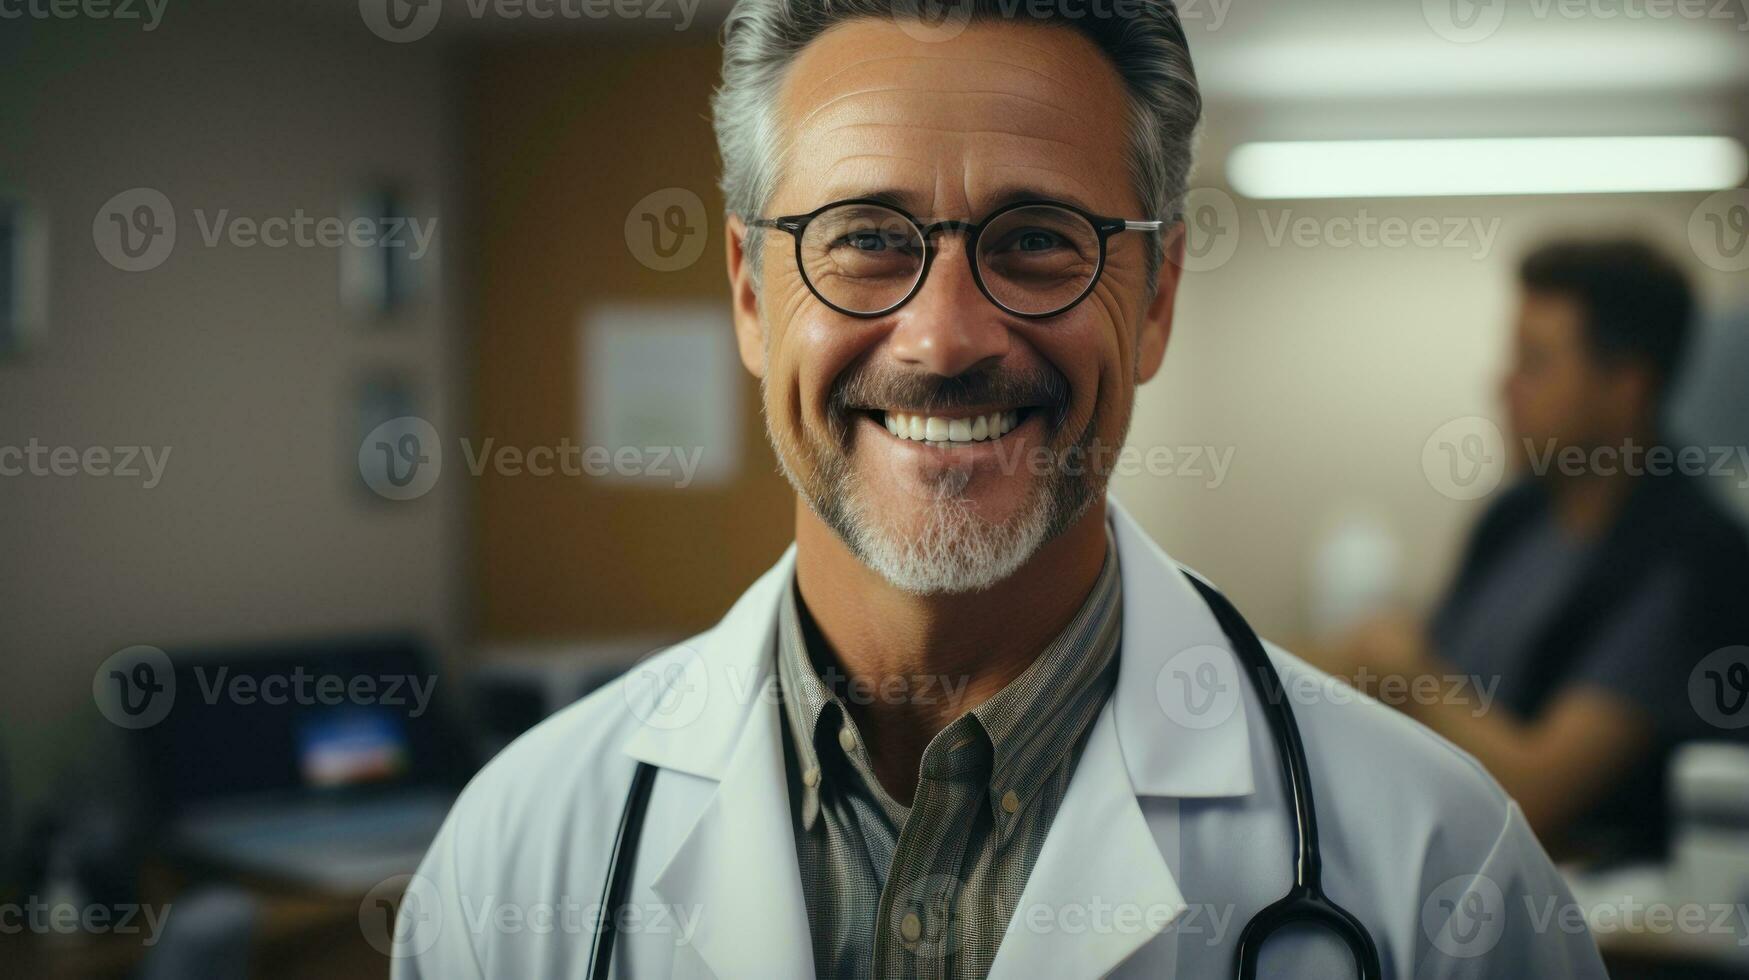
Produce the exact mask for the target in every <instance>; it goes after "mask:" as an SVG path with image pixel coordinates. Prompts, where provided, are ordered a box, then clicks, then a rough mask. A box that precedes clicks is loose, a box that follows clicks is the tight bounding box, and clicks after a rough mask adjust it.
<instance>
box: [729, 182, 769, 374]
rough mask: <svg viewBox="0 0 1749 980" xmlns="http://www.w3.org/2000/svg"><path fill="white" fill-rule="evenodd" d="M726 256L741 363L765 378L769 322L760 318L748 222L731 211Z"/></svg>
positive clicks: (730, 302) (731, 307)
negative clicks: (748, 243)
mask: <svg viewBox="0 0 1749 980" xmlns="http://www.w3.org/2000/svg"><path fill="white" fill-rule="evenodd" d="M723 243H724V250H725V252H726V253H727V254H726V255H725V256H724V257H725V258H726V259H727V261H728V267H729V304H730V309H731V310H732V311H733V313H734V317H735V342H736V343H737V344H738V345H739V346H740V349H741V363H742V364H743V365H745V366H746V368H747V370H748V372H750V373H751V374H752V375H753V376H754V377H755V378H763V377H765V325H764V324H763V323H761V322H760V321H759V293H758V292H757V291H756V290H755V288H754V282H753V270H752V268H751V263H749V262H748V261H747V223H746V222H744V221H742V220H741V216H740V215H736V214H731V215H729V217H728V219H727V220H726V221H725V222H724V227H723Z"/></svg>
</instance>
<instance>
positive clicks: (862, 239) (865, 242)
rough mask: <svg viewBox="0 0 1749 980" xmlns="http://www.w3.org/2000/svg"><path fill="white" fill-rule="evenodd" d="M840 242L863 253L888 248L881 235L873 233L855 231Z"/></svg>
mask: <svg viewBox="0 0 1749 980" xmlns="http://www.w3.org/2000/svg"><path fill="white" fill-rule="evenodd" d="M839 241H841V242H843V243H844V244H846V245H849V246H850V247H851V248H854V249H856V250H858V251H862V252H878V251H880V250H882V249H884V248H886V247H887V243H886V242H885V241H884V240H883V239H882V238H881V235H880V233H879V232H873V231H853V232H851V233H849V234H847V235H845V236H844V237H843V238H841V239H839Z"/></svg>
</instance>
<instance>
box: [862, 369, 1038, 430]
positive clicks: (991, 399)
mask: <svg viewBox="0 0 1749 980" xmlns="http://www.w3.org/2000/svg"><path fill="white" fill-rule="evenodd" d="M986 405H1014V406H1022V407H1028V408H1043V409H1047V410H1048V411H1049V412H1050V415H1051V418H1052V422H1053V426H1054V425H1056V424H1060V422H1061V420H1062V417H1063V416H1064V415H1065V414H1066V413H1067V412H1068V410H1069V381H1068V379H1067V378H1064V377H1063V375H1062V373H1061V372H1059V371H1056V370H1054V369H1052V368H1050V367H1043V366H1041V367H1038V368H1023V369H1018V370H1017V369H1014V368H1001V367H988V368H981V369H979V370H976V371H968V372H965V373H963V374H956V375H953V376H951V377H948V376H944V375H939V374H928V373H926V372H921V371H894V370H890V369H887V368H866V367H865V368H860V369H857V370H855V371H852V372H848V373H846V374H844V375H842V376H840V378H839V380H838V382H837V384H835V385H833V388H832V393H831V396H830V397H829V399H828V408H829V409H830V411H831V415H832V418H833V420H834V421H837V422H843V421H847V420H848V417H849V415H850V414H851V413H852V412H857V411H862V410H865V409H897V410H900V411H906V412H914V413H917V414H922V415H928V414H934V413H939V412H943V411H951V410H954V409H963V408H978V407H982V406H986Z"/></svg>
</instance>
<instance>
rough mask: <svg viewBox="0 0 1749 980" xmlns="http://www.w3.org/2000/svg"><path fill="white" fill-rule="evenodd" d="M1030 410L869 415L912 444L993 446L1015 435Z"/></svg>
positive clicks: (883, 413) (874, 412) (890, 412)
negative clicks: (1007, 436) (979, 444)
mask: <svg viewBox="0 0 1749 980" xmlns="http://www.w3.org/2000/svg"><path fill="white" fill-rule="evenodd" d="M1030 411H1031V410H1030V409H1026V408H1011V409H1007V410H1005V411H994V412H981V413H978V414H968V415H958V416H947V415H923V414H919V413H913V412H901V411H896V410H893V411H888V410H880V409H876V410H873V411H871V412H869V416H870V417H871V418H873V419H874V421H875V422H876V423H877V424H879V425H883V426H885V427H886V430H887V431H888V432H889V433H891V434H892V435H893V436H895V437H896V438H899V439H904V440H907V441H910V442H921V443H937V444H942V445H952V444H954V443H975V442H994V441H995V440H997V439H1000V438H1002V437H1003V436H1004V435H1007V434H1008V433H1009V432H1012V431H1013V430H1014V428H1015V427H1016V426H1018V425H1019V424H1020V423H1021V421H1023V420H1024V419H1025V418H1026V417H1027V415H1029V414H1030Z"/></svg>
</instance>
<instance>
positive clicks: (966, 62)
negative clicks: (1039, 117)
mask: <svg viewBox="0 0 1749 980" xmlns="http://www.w3.org/2000/svg"><path fill="white" fill-rule="evenodd" d="M815 43H819V42H815ZM895 61H896V62H915V63H916V64H915V66H914V67H915V68H917V69H924V68H932V67H934V66H933V65H928V64H924V63H925V62H942V61H947V62H952V63H954V64H955V65H961V66H967V67H971V66H989V65H997V66H1000V67H1003V68H1010V69H1014V70H1015V71H1017V72H1020V73H1023V74H1027V75H1033V76H1036V78H1037V79H1038V80H1039V81H1041V82H1043V83H1044V87H1045V89H1046V90H1047V91H1055V90H1058V89H1061V88H1064V87H1065V86H1067V84H1068V83H1069V81H1070V80H1069V79H1066V78H1057V77H1053V76H1051V75H1047V74H1045V73H1044V72H1041V71H1039V70H1038V69H1037V68H1034V67H1032V66H1031V65H1024V64H1018V63H1016V62H1011V61H1004V60H1001V59H998V58H966V57H957V56H954V55H941V56H929V55H919V54H902V55H901V54H894V55H877V56H874V57H869V58H862V59H859V60H857V61H853V62H850V63H848V64H845V65H843V66H841V67H839V68H837V69H835V70H834V71H832V72H830V73H829V74H827V75H826V76H825V77H824V78H821V79H819V80H818V81H816V82H815V83H814V84H813V85H811V86H809V88H808V89H806V90H805V91H797V92H793V93H791V94H792V95H793V96H794V97H795V98H798V99H799V98H805V97H807V96H811V95H813V94H814V93H815V92H817V91H819V90H820V89H823V88H827V87H828V86H829V85H830V84H831V83H832V82H833V81H834V80H836V79H837V78H838V77H839V76H840V75H843V74H844V73H846V72H849V71H855V70H858V69H863V68H867V67H868V66H870V65H876V64H881V63H883V62H895ZM800 75H801V73H800V72H794V73H792V74H791V76H790V78H791V80H795V79H796V78H799V77H800ZM931 84H939V82H938V80H932V83H931Z"/></svg>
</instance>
